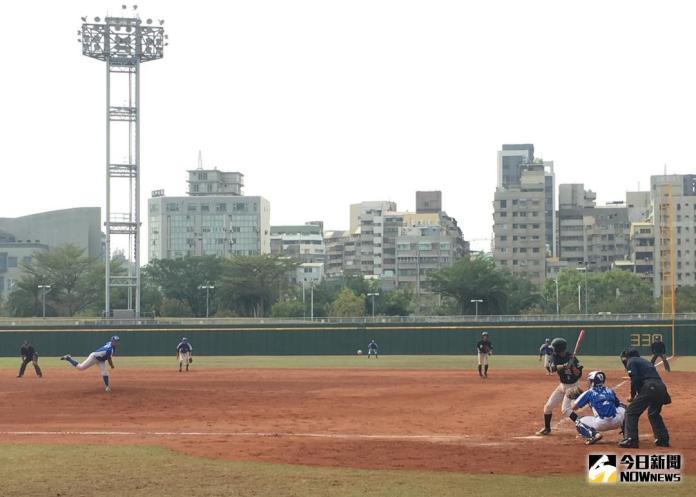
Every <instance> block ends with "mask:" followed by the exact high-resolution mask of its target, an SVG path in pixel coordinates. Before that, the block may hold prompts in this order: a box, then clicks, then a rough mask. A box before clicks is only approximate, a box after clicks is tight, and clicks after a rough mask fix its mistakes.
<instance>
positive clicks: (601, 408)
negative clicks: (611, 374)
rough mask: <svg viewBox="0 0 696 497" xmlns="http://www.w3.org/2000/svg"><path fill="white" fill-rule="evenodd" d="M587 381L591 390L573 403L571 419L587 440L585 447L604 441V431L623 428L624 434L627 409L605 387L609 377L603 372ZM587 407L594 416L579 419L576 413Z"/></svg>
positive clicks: (612, 392) (597, 373) (610, 390)
mask: <svg viewBox="0 0 696 497" xmlns="http://www.w3.org/2000/svg"><path fill="white" fill-rule="evenodd" d="M587 381H588V382H589V389H588V390H587V391H585V392H583V393H582V394H581V395H580V397H578V398H577V400H576V401H575V402H573V407H572V410H573V412H571V413H570V419H571V421H573V422H575V428H576V429H577V430H578V433H580V435H582V437H583V438H584V439H585V445H592V444H594V443H596V442H598V441H599V440H601V439H602V433H601V432H603V431H610V430H616V429H619V428H621V431H622V432H623V422H624V416H625V415H626V409H625V408H624V407H623V406H622V405H621V403H620V402H619V399H618V397H617V396H616V394H615V393H614V391H613V390H612V389H611V388H608V387H606V386H604V384H605V382H606V381H607V375H606V374H604V372H603V371H592V372H591V373H590V374H588V375H587ZM586 405H589V406H590V407H591V408H592V412H593V414H594V415H593V416H583V417H579V416H578V415H577V414H576V413H575V411H577V410H578V409H582V408H583V407H585V406H586Z"/></svg>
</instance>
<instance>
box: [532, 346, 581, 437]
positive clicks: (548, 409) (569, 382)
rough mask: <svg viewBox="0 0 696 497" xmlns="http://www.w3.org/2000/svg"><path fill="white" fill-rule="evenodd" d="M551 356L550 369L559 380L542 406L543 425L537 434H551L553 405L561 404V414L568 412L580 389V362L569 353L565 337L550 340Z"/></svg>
mask: <svg viewBox="0 0 696 497" xmlns="http://www.w3.org/2000/svg"><path fill="white" fill-rule="evenodd" d="M551 347H553V351H554V352H553V356H552V357H551V371H555V372H556V373H558V377H559V379H560V380H561V382H560V383H559V384H558V386H557V387H556V388H555V389H554V391H553V392H551V395H550V396H549V400H547V401H546V405H545V406H544V427H543V428H542V429H541V430H539V431H538V432H537V433H536V434H537V435H549V434H551V415H552V413H553V409H554V407H556V406H558V405H559V404H560V405H561V411H562V413H563V414H570V407H571V405H572V402H573V400H575V399H577V398H578V397H579V396H580V394H581V393H582V390H581V389H580V387H579V386H578V380H579V379H580V378H582V368H583V366H582V364H580V361H578V358H577V357H575V356H574V355H573V354H571V353H569V352H568V351H567V350H566V349H567V348H568V342H566V340H565V338H554V339H553V340H552V341H551Z"/></svg>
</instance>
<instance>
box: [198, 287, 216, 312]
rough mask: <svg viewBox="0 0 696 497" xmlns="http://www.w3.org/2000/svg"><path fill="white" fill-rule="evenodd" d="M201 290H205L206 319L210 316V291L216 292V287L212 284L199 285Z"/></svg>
mask: <svg viewBox="0 0 696 497" xmlns="http://www.w3.org/2000/svg"><path fill="white" fill-rule="evenodd" d="M198 289H199V290H205V317H208V316H210V290H214V289H215V286H214V285H211V284H210V283H206V284H205V285H198Z"/></svg>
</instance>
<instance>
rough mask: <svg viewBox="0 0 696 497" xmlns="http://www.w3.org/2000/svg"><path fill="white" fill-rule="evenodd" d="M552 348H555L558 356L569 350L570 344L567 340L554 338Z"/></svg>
mask: <svg viewBox="0 0 696 497" xmlns="http://www.w3.org/2000/svg"><path fill="white" fill-rule="evenodd" d="M551 347H553V351H554V352H555V353H556V354H561V353H563V352H565V351H566V349H567V348H568V342H566V339H565V338H560V337H559V338H554V339H553V340H551Z"/></svg>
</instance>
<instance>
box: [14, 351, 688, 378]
mask: <svg viewBox="0 0 696 497" xmlns="http://www.w3.org/2000/svg"><path fill="white" fill-rule="evenodd" d="M78 359H79V358H78ZM537 359H538V356H520V355H508V356H503V355H501V356H498V355H494V356H492V357H491V359H490V364H491V366H490V367H491V372H493V371H495V369H497V368H498V369H540V370H541V363H540V362H539V361H538V360H537ZM581 360H582V363H583V364H584V365H585V368H586V369H608V370H615V369H620V368H621V362H620V361H619V359H618V358H617V357H614V356H585V357H581ZM114 361H115V363H116V365H117V367H124V368H130V367H133V368H149V367H151V368H173V367H177V366H178V362H177V360H176V358H175V357H174V356H171V357H162V356H146V357H144V356H140V357H130V356H124V357H119V356H117V357H115V358H114ZM19 364H20V360H19V358H9V357H3V358H0V368H16V367H19ZM40 364H41V366H42V367H47V366H48V367H50V366H53V365H58V364H60V361H59V360H58V358H56V357H41V358H40ZM671 365H672V369H674V370H675V371H696V357H679V358H678V359H676V360H674V361H672V362H671ZM194 366H195V367H196V368H204V367H209V368H380V369H475V368H476V356H474V355H473V354H472V355H469V356H458V355H456V356H455V355H436V356H430V355H412V356H389V355H382V356H380V358H379V359H374V358H372V359H367V356H365V355H362V356H358V355H355V356H195V357H194ZM660 371H662V368H661V367H660ZM28 372H29V373H31V365H29V369H28Z"/></svg>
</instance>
